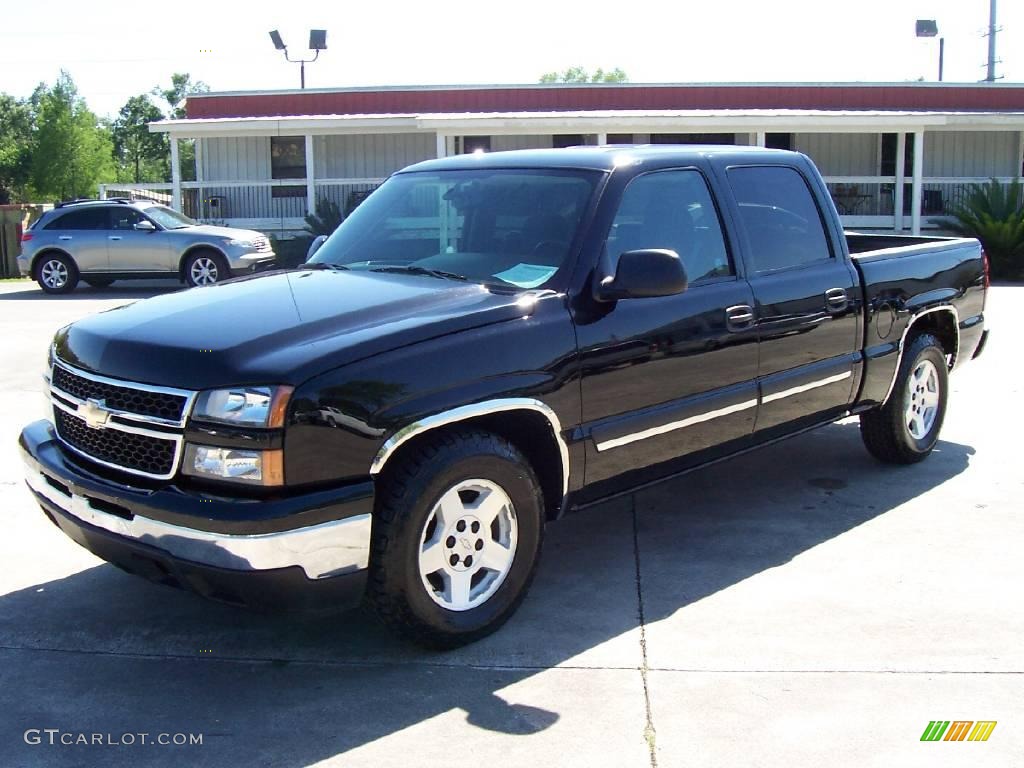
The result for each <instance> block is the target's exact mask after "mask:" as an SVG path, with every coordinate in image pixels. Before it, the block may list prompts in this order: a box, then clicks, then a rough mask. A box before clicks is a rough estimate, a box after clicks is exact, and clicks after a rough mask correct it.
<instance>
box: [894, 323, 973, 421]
mask: <svg viewBox="0 0 1024 768" xmlns="http://www.w3.org/2000/svg"><path fill="white" fill-rule="evenodd" d="M932 312H949V313H950V314H951V315H953V327H954V328H955V329H956V348H955V349H954V350H953V361H952V362H951V363H950V366H949V368H950V370H952V369H953V366H955V365H956V361H957V357H958V356H959V354H960V313H959V312H957V311H956V307H954V306H953V305H952V304H943V305H942V306H939V307H928V308H927V309H922V310H921V311H920V312H917V313H915V314H914V315H913V316H912V317H911V318H910V320H908V321H907V327H906V328H904V329H903V335H902V336H900V346H899V354H898V355H897V356H896V370H894V371H893V374H892V381H890V382H889V389H888V390H887V391H886V393H885V397H884V398H882V405H883V406H884V405H885V404H886V403H888V402H889V398H890V397H891V396H892V391H893V388H895V386H896V378H897V377H898V376H899V375H900V366H901V365H903V350H904V349H905V347H906V341H907V336H909V335H910V331H911V330H913V328H914V323H916V322H917V321H918V320H920V319H921V318H922V317H924V316H925V315H930V314H931V313H932Z"/></svg>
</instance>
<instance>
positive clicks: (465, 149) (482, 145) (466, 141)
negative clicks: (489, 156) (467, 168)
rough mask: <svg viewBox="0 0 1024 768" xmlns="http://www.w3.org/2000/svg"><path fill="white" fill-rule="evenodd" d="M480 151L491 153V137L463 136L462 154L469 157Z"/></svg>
mask: <svg viewBox="0 0 1024 768" xmlns="http://www.w3.org/2000/svg"><path fill="white" fill-rule="evenodd" d="M477 150H480V151H481V152H490V151H491V137H490V136H463V137H462V153H461V154H464V155H468V154H470V153H472V152H476V151H477Z"/></svg>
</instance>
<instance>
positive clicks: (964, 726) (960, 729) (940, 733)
mask: <svg viewBox="0 0 1024 768" xmlns="http://www.w3.org/2000/svg"><path fill="white" fill-rule="evenodd" d="M995 729H996V721H995V720H978V721H974V720H954V721H953V722H950V721H949V720H932V721H930V722H929V723H928V727H927V728H925V729H924V733H923V734H921V741H988V737H989V736H991V735H992V731H994V730H995Z"/></svg>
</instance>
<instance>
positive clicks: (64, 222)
mask: <svg viewBox="0 0 1024 768" xmlns="http://www.w3.org/2000/svg"><path fill="white" fill-rule="evenodd" d="M107 212H108V209H107V208H83V209H81V210H79V211H69V212H68V213H65V214H64V215H63V216H61V217H60V218H58V219H55V220H54V221H52V222H50V223H49V224H47V225H46V228H47V229H67V230H76V231H80V230H94V229H107V228H108V227H109V216H108V213H107Z"/></svg>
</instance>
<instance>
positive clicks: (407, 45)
mask: <svg viewBox="0 0 1024 768" xmlns="http://www.w3.org/2000/svg"><path fill="white" fill-rule="evenodd" d="M698 5H699V6H700V7H697V6H698ZM988 6H989V3H988V0H931V2H919V1H918V0H857V1H856V2H847V3H838V2H828V0H824V1H823V0H813V1H812V0H774V2H771V3H760V4H758V5H757V7H751V4H749V3H747V2H737V0H719V1H718V2H713V3H701V4H694V3H685V2H679V1H678V0H676V2H673V3H650V4H640V3H636V4H630V3H623V2H615V3H606V2H602V0H590V2H586V3H573V4H569V3H557V2H551V0H546V1H545V2H539V1H537V0H516V2H506V3H473V4H465V5H463V4H460V3H427V2H404V1H403V2H386V1H385V2H371V3H345V4H341V3H330V4H327V3H324V2H316V3H314V2H302V1H301V0H296V1H293V2H287V3H284V2H280V0H278V2H273V3H271V2H263V0H253V1H252V2H245V3H238V2H207V3H182V4H174V5H171V4H132V3H125V2H123V0H122V1H121V2H107V0H93V2H82V0H75V1H74V2H65V0H50V2H47V3H46V4H45V5H40V6H36V5H30V4H26V3H19V4H17V5H12V6H8V7H5V8H4V11H3V21H4V25H3V28H2V29H0V91H5V92H8V93H13V94H15V95H19V96H24V95H27V94H28V93H30V92H31V90H32V88H33V87H34V86H35V85H36V84H37V83H38V82H39V81H41V80H45V81H50V82H52V81H53V79H54V78H55V77H56V76H57V74H58V72H59V71H60V69H62V68H63V69H66V70H68V71H69V72H70V73H71V75H72V77H74V79H75V81H76V82H77V83H78V85H79V88H80V90H81V91H82V93H83V95H85V97H86V98H87V99H88V101H89V104H90V106H91V107H92V108H93V109H94V110H95V111H97V112H99V113H100V114H113V113H116V111H117V109H118V108H119V107H120V105H121V104H122V103H124V101H125V100H126V99H127V98H128V97H129V96H131V95H133V94H136V93H141V92H145V91H148V90H149V89H150V88H152V87H153V86H154V85H155V84H157V83H160V82H164V81H166V80H168V79H169V75H170V73H171V72H174V71H187V72H190V73H192V75H193V77H197V78H199V79H201V80H204V81H206V82H207V83H209V84H210V86H211V87H212V88H213V89H214V90H260V89H278V88H295V87H298V81H299V72H298V66H297V65H288V64H285V62H284V60H283V57H282V56H281V55H280V54H279V53H278V52H277V51H275V50H274V49H273V46H272V45H271V43H270V39H269V38H268V36H267V32H268V30H270V29H274V28H278V29H280V30H281V33H282V35H283V37H284V39H285V42H286V43H289V44H291V45H292V47H293V49H294V50H293V54H299V53H302V52H303V51H304V49H305V47H306V40H307V36H308V30H309V28H310V27H319V28H326V29H327V30H328V46H329V50H328V51H327V52H326V53H325V54H324V55H323V56H322V57H321V60H320V61H318V62H317V63H315V64H313V65H311V66H309V67H308V68H307V73H306V77H307V85H308V86H309V87H331V86H344V85H382V84H392V85H393V84H410V83H413V84H415V83H429V84H438V83H491V82H493V83H517V82H520V83H521V82H527V83H528V82H534V81H536V80H537V78H538V77H539V76H540V75H541V74H542V73H543V72H546V71H549V70H554V69H564V68H566V67H569V66H572V65H575V64H581V65H583V66H586V67H589V68H596V67H605V68H613V67H622V68H623V69H625V70H626V72H627V73H628V74H629V76H630V79H631V80H632V81H633V82H692V81H696V82H709V81H710V82H724V81H732V82H764V81H857V80H862V81H897V82H898V81H905V80H916V79H917V78H918V77H922V76H923V77H925V78H926V79H928V80H934V79H935V78H936V75H937V62H938V42H937V41H936V40H919V39H916V38H915V37H914V20H915V19H916V18H934V19H936V20H937V21H938V24H939V29H940V32H941V33H942V34H943V35H944V36H945V37H946V72H945V74H946V77H945V79H946V80H947V81H961V82H975V81H977V80H980V79H982V78H983V77H984V63H985V58H986V50H987V49H986V41H985V39H984V38H983V37H982V36H981V33H982V32H983V31H984V30H985V28H986V27H987V25H988ZM999 23H1000V25H1001V26H1002V27H1003V28H1004V30H1003V32H1002V33H1000V35H999V37H998V38H997V39H998V54H999V57H1000V58H1001V59H1002V60H1003V62H1002V64H1000V65H999V67H998V72H999V74H1002V75H1004V76H1005V82H1020V81H1024V3H1022V2H1020V0H1014V2H1010V1H1009V0H1000V3H999Z"/></svg>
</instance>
